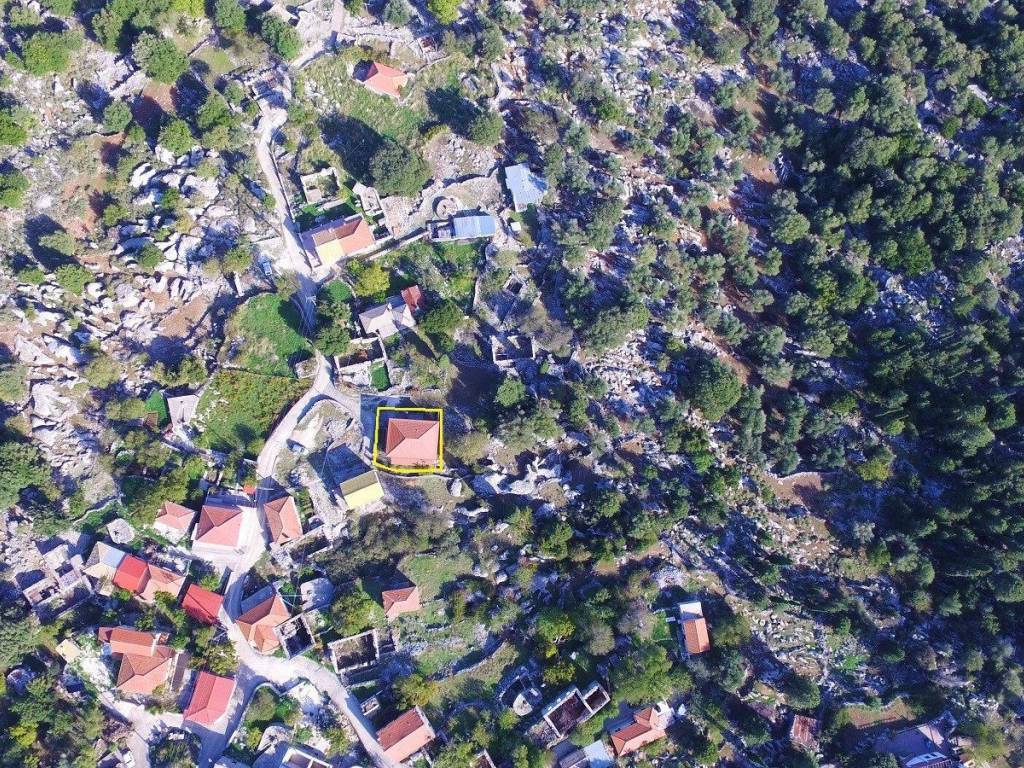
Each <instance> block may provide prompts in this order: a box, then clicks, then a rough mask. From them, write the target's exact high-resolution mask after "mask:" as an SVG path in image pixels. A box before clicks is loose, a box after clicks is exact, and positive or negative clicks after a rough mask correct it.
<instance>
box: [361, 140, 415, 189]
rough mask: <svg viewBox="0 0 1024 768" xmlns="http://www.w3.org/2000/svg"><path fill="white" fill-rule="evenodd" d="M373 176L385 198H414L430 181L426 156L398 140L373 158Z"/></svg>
mask: <svg viewBox="0 0 1024 768" xmlns="http://www.w3.org/2000/svg"><path fill="white" fill-rule="evenodd" d="M370 176H371V178H372V179H373V183H374V185H375V186H376V187H377V191H378V192H380V194H381V195H385V196H386V195H406V196H409V197H411V196H413V195H416V194H418V193H419V191H420V190H421V189H423V186H424V185H425V184H426V183H427V181H428V179H429V178H430V166H429V165H427V161H426V160H424V159H423V156H422V155H420V154H419V153H417V152H414V151H413V150H411V149H409V148H408V147H405V146H403V145H401V144H399V143H397V142H395V141H390V140H389V141H387V142H386V143H385V144H384V145H383V146H382V147H381V148H380V149H378V150H377V151H376V152H375V153H374V155H373V157H371V158H370Z"/></svg>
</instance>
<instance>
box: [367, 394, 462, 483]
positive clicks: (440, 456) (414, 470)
mask: <svg viewBox="0 0 1024 768" xmlns="http://www.w3.org/2000/svg"><path fill="white" fill-rule="evenodd" d="M381 411H394V412H395V413H433V414H436V415H437V423H438V427H439V432H440V438H439V439H438V446H437V466H435V467H393V466H391V465H390V464H384V463H382V462H380V461H378V460H377V454H378V452H379V451H380V414H381ZM371 463H372V464H373V466H375V467H376V468H377V469H383V470H384V471H385V472H392V473H394V474H396V475H430V474H433V473H434V472H443V471H444V409H443V408H411V407H410V408H402V407H399V406H395V405H378V406H377V414H376V416H375V417H374V423H373V459H372V461H371Z"/></svg>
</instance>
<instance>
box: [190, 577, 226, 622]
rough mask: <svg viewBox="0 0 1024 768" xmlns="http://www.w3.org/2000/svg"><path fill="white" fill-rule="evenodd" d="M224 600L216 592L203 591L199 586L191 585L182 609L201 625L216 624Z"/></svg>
mask: <svg viewBox="0 0 1024 768" xmlns="http://www.w3.org/2000/svg"><path fill="white" fill-rule="evenodd" d="M223 602H224V598H223V597H222V596H220V595H218V594H217V593H216V592H211V591H210V590H208V589H203V588H202V587H200V586H199V585H198V584H189V585H188V589H187V590H186V591H185V598H184V599H183V600H182V601H181V608H182V610H183V611H185V613H187V614H188V615H189V616H191V617H192V618H193V619H195V620H196V621H198V622H199V623H201V624H216V623H217V621H218V616H219V614H220V607H221V604H222V603H223Z"/></svg>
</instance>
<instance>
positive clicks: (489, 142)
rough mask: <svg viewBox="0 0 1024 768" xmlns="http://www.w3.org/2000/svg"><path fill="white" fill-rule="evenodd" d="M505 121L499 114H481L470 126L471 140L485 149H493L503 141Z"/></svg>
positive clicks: (488, 111)
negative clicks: (502, 134)
mask: <svg viewBox="0 0 1024 768" xmlns="http://www.w3.org/2000/svg"><path fill="white" fill-rule="evenodd" d="M504 128H505V121H504V120H502V119H501V115H499V114H498V113H497V112H492V111H490V110H486V111H483V112H480V113H479V114H478V115H477V116H476V117H474V118H473V120H472V121H471V122H470V124H469V138H470V139H471V140H472V141H475V142H476V143H477V144H481V145H483V146H485V147H493V146H494V145H495V144H497V143H498V142H499V141H501V132H502V130H503V129H504Z"/></svg>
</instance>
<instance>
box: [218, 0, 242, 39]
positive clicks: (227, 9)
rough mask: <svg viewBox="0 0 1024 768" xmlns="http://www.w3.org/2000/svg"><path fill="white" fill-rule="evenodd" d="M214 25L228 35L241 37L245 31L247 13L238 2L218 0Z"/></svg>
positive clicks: (236, 0)
mask: <svg viewBox="0 0 1024 768" xmlns="http://www.w3.org/2000/svg"><path fill="white" fill-rule="evenodd" d="M213 23H214V24H216V25H217V28H218V29H219V30H220V31H221V32H223V33H224V34H226V35H239V34H241V33H242V32H244V31H245V11H244V10H243V9H242V6H241V4H240V3H239V2H238V0H216V1H215V2H214V4H213Z"/></svg>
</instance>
